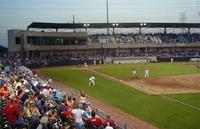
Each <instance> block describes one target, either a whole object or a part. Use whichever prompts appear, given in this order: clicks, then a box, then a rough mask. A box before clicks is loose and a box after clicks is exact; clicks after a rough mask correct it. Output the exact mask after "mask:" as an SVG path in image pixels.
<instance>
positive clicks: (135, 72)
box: [131, 68, 137, 79]
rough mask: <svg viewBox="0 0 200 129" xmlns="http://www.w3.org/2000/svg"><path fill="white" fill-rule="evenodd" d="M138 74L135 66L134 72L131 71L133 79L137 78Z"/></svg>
mask: <svg viewBox="0 0 200 129" xmlns="http://www.w3.org/2000/svg"><path fill="white" fill-rule="evenodd" d="M136 75H137V71H136V69H134V68H133V70H132V73H131V79H133V78H135V77H136Z"/></svg>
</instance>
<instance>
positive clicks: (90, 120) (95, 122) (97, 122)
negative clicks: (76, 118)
mask: <svg viewBox="0 0 200 129" xmlns="http://www.w3.org/2000/svg"><path fill="white" fill-rule="evenodd" d="M91 115H92V118H88V119H86V121H85V122H86V123H90V124H92V125H94V126H96V127H98V128H99V127H102V126H103V122H102V120H101V118H99V117H96V113H95V112H94V111H92V112H91Z"/></svg>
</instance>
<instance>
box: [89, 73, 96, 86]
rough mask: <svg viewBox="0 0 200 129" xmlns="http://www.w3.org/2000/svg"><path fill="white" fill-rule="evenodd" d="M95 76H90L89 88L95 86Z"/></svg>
mask: <svg viewBox="0 0 200 129" xmlns="http://www.w3.org/2000/svg"><path fill="white" fill-rule="evenodd" d="M95 80H96V78H95V76H94V75H92V76H91V77H90V78H89V86H95Z"/></svg>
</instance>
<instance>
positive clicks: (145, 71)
mask: <svg viewBox="0 0 200 129" xmlns="http://www.w3.org/2000/svg"><path fill="white" fill-rule="evenodd" d="M144 78H145V79H147V78H149V69H148V68H146V69H145V70H144Z"/></svg>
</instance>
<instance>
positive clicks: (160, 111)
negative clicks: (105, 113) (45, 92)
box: [42, 64, 200, 129]
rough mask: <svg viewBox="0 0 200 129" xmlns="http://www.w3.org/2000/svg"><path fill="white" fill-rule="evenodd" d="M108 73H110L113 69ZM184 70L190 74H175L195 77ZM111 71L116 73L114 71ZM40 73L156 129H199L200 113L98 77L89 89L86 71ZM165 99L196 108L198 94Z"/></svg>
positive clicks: (49, 71)
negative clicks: (94, 85) (179, 101)
mask: <svg viewBox="0 0 200 129" xmlns="http://www.w3.org/2000/svg"><path fill="white" fill-rule="evenodd" d="M151 65H152V66H153V67H154V68H156V69H160V68H159V65H158V64H151ZM160 65H161V66H160V67H165V68H166V65H167V64H160ZM175 65H179V64H175ZM181 65H182V64H181ZM110 66H111V65H108V66H103V67H104V68H106V69H109V68H110ZM112 66H113V65H112ZM114 66H115V65H114ZM117 66H118V69H120V70H121V69H123V71H126V69H127V70H129V69H131V68H132V65H117ZM121 67H123V68H121ZM134 67H135V66H134ZM138 67H139V65H138ZM173 67H175V66H170V68H169V69H173ZM110 69H113V67H111V68H110ZM185 69H191V71H192V70H194V71H192V72H191V71H189V70H188V71H187V70H183V71H182V70H179V74H181V73H184V74H186V73H196V72H195V69H194V68H192V67H189V68H185ZM113 70H114V72H116V69H113ZM164 71H165V72H161V73H162V74H159V73H157V74H155V76H156V75H157V76H158V75H162V76H164V75H172V72H171V71H170V70H167V69H166V70H164ZM169 71H170V72H169ZM186 71H187V72H186ZM42 72H43V73H44V74H46V75H48V76H50V77H51V78H53V79H55V80H57V81H59V82H61V83H64V84H66V85H70V86H71V87H72V88H74V89H77V90H81V89H83V90H85V91H86V93H87V94H88V95H90V96H92V97H94V98H96V99H99V100H101V101H104V102H105V103H107V104H110V105H112V106H114V107H117V108H119V109H121V110H123V111H124V112H127V113H129V114H130V115H133V116H136V117H138V118H139V119H141V120H144V121H146V122H148V123H150V124H152V125H154V126H156V127H158V128H160V129H199V127H200V111H198V110H195V109H192V108H190V107H187V106H184V105H181V104H179V103H176V102H171V101H168V100H166V99H165V98H163V97H161V96H158V95H149V94H146V93H143V92H140V91H137V90H135V89H133V88H130V87H127V86H125V85H122V84H120V83H118V82H115V81H112V80H109V79H106V78H104V77H101V76H98V75H96V82H97V83H96V87H89V86H88V78H89V76H90V75H91V74H92V73H91V72H88V71H86V70H78V69H77V70H75V69H70V68H69V67H57V68H47V69H42ZM117 72H118V74H120V72H119V71H117ZM126 72H127V71H126ZM126 72H125V73H126ZM125 73H122V74H124V75H120V76H124V77H126V76H125V75H126V74H125ZM169 73H171V74H169ZM168 96H170V97H172V98H175V99H178V100H181V101H183V102H185V103H189V104H192V105H194V106H197V107H199V108H200V94H184V95H168Z"/></svg>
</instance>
